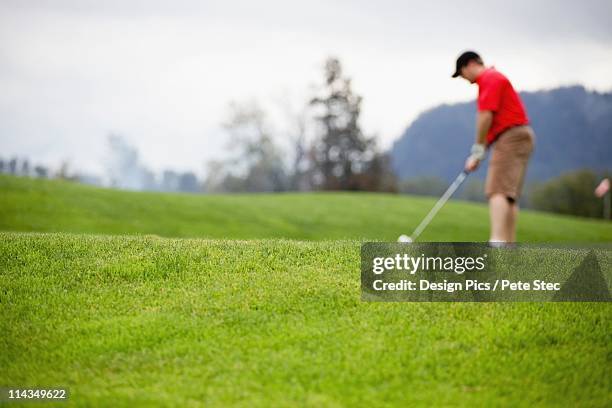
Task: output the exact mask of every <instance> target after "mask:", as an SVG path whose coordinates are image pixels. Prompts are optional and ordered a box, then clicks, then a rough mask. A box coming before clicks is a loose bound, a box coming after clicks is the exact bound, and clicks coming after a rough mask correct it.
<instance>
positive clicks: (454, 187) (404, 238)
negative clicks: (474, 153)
mask: <svg viewBox="0 0 612 408" xmlns="http://www.w3.org/2000/svg"><path fill="white" fill-rule="evenodd" d="M467 175H468V172H467V171H465V170H463V171H462V172H461V173H459V175H458V176H457V178H456V179H455V181H453V183H452V184H451V185H450V187H448V189H447V190H446V191H445V192H444V194H442V197H440V199H439V200H438V202H437V203H436V205H434V206H433V208H432V209H431V210H430V211H429V214H427V216H426V217H425V218H424V219H423V221H421V223H420V224H419V226H418V227H416V229H415V230H414V232H413V233H412V235H411V236H407V235H400V236H399V238H398V239H397V242H414V241H416V239H417V238H418V237H419V235H421V232H423V230H424V229H425V228H426V227H427V225H429V223H430V222H431V220H432V219H433V217H435V216H436V214H437V213H438V211H440V208H442V207H443V206H444V204H446V202H447V201H448V199H449V198H450V197H451V196H452V195H453V193H454V192H455V191H457V189H458V188H459V186H460V185H461V184H462V183H463V181H464V180H465V178H466V177H467Z"/></svg>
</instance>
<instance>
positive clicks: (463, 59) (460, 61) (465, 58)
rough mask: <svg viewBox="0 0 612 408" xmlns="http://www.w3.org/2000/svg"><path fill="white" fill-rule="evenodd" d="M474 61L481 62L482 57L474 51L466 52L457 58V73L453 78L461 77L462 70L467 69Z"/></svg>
mask: <svg viewBox="0 0 612 408" xmlns="http://www.w3.org/2000/svg"><path fill="white" fill-rule="evenodd" d="M472 60H480V55H478V54H476V53H475V52H474V51H466V52H464V53H463V54H461V55H460V56H459V58H457V66H456V67H455V73H454V74H453V78H457V77H458V76H459V75H461V68H463V67H465V66H466V65H467V64H468V63H469V62H470V61H472Z"/></svg>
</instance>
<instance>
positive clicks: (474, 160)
mask: <svg viewBox="0 0 612 408" xmlns="http://www.w3.org/2000/svg"><path fill="white" fill-rule="evenodd" d="M486 150H487V148H486V146H485V145H484V144H480V143H476V144H474V145H473V146H472V150H471V151H470V153H471V154H470V157H468V158H467V160H466V161H465V171H467V172H469V173H471V172H473V171H475V170H476V169H477V168H478V165H479V164H480V162H481V161H482V160H483V159H484V157H485V152H486Z"/></svg>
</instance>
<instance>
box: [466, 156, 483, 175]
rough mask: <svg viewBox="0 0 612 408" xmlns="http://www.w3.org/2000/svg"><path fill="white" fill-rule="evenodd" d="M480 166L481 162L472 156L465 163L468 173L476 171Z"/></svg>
mask: <svg viewBox="0 0 612 408" xmlns="http://www.w3.org/2000/svg"><path fill="white" fill-rule="evenodd" d="M479 165H480V160H478V159H475V158H473V157H472V156H470V157H468V158H467V160H466V161H465V171H467V172H468V173H471V172H473V171H476V169H477V168H478V166H479Z"/></svg>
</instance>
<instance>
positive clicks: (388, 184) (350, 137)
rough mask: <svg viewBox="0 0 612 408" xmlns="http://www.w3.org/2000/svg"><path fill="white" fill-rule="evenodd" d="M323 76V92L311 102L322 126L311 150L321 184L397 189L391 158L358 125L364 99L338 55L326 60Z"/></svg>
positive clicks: (330, 187)
mask: <svg viewBox="0 0 612 408" xmlns="http://www.w3.org/2000/svg"><path fill="white" fill-rule="evenodd" d="M324 75H325V82H324V85H323V87H322V89H321V91H320V94H319V95H318V96H316V97H315V98H313V99H312V100H311V101H310V105H311V107H312V108H313V109H314V110H315V120H316V121H317V122H318V124H319V129H320V130H319V135H318V137H317V139H316V140H315V143H314V145H313V146H312V149H311V157H312V160H313V162H314V165H315V168H316V169H317V171H318V184H319V187H320V188H322V189H324V190H372V191H379V190H387V191H394V190H395V181H394V176H393V175H392V174H393V173H392V171H391V167H390V166H388V165H387V163H388V158H386V156H384V155H381V154H380V153H378V151H377V148H376V141H375V138H373V137H366V136H365V135H364V134H363V132H362V130H361V126H360V124H359V118H360V114H361V102H362V98H361V96H359V95H356V94H355V93H353V91H352V88H351V80H350V78H347V77H345V76H344V75H343V72H342V66H341V64H340V61H339V60H338V59H337V58H329V59H328V60H327V61H326V63H325V68H324Z"/></svg>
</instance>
